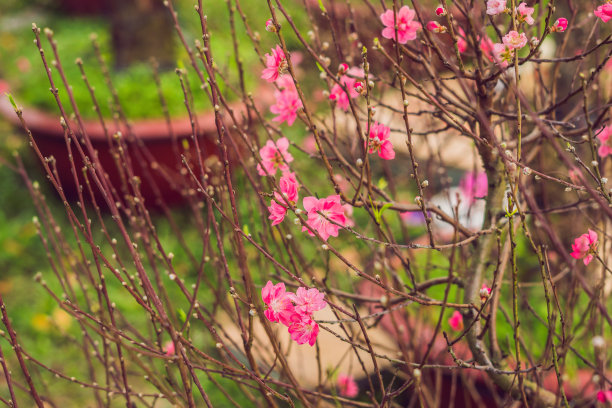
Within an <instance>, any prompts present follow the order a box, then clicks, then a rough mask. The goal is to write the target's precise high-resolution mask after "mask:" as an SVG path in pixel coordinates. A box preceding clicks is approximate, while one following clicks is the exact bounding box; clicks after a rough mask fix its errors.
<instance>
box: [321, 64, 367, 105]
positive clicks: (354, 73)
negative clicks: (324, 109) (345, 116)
mask: <svg viewBox="0 0 612 408" xmlns="http://www.w3.org/2000/svg"><path fill="white" fill-rule="evenodd" d="M364 75H365V74H364V72H363V69H361V68H357V67H353V68H351V69H349V70H348V71H347V75H343V76H342V77H341V78H340V83H341V84H342V85H344V86H345V87H346V89H347V90H348V92H349V93H348V94H347V93H346V92H345V91H344V89H342V86H340V85H339V84H335V85H334V86H333V87H332V89H331V90H330V92H329V99H331V100H333V101H336V103H337V104H338V107H340V109H342V110H344V111H348V109H349V97H351V98H357V97H358V96H359V92H358V91H357V89H355V86H356V84H357V83H358V82H360V81H358V79H359V78H363V77H364Z"/></svg>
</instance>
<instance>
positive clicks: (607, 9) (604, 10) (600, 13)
mask: <svg viewBox="0 0 612 408" xmlns="http://www.w3.org/2000/svg"><path fill="white" fill-rule="evenodd" d="M594 14H595V15H596V16H597V17H599V18H601V21H603V22H604V23H607V22H608V21H610V19H612V3H606V4H602V5H601V6H599V7H597V9H596V10H595V11H594Z"/></svg>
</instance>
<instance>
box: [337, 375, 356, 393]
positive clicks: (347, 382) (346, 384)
mask: <svg viewBox="0 0 612 408" xmlns="http://www.w3.org/2000/svg"><path fill="white" fill-rule="evenodd" d="M337 387H338V394H340V395H341V396H343V397H348V398H355V397H356V396H357V394H359V387H358V386H357V383H356V382H355V379H354V378H353V377H352V376H350V375H347V374H340V375H339V376H338V381H337Z"/></svg>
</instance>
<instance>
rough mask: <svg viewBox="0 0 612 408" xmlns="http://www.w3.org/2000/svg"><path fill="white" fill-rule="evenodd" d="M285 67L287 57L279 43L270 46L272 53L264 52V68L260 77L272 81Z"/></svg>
mask: <svg viewBox="0 0 612 408" xmlns="http://www.w3.org/2000/svg"><path fill="white" fill-rule="evenodd" d="M286 69H287V59H286V58H285V53H284V52H283V49H282V48H281V47H280V45H277V46H276V48H272V53H270V54H266V68H264V70H263V71H262V73H261V77H262V78H263V79H265V80H266V81H268V82H274V81H276V80H277V79H278V77H279V75H282V74H283V73H284V72H285V70H286Z"/></svg>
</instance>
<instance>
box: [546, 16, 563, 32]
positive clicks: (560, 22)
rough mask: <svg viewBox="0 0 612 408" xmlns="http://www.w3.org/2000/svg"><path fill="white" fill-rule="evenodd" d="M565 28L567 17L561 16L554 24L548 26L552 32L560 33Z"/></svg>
mask: <svg viewBox="0 0 612 408" xmlns="http://www.w3.org/2000/svg"><path fill="white" fill-rule="evenodd" d="M566 29H567V18H564V17H561V18H558V19H557V21H555V24H553V26H552V27H551V28H550V31H552V32H553V33H562V32H564V31H565V30H566Z"/></svg>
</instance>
